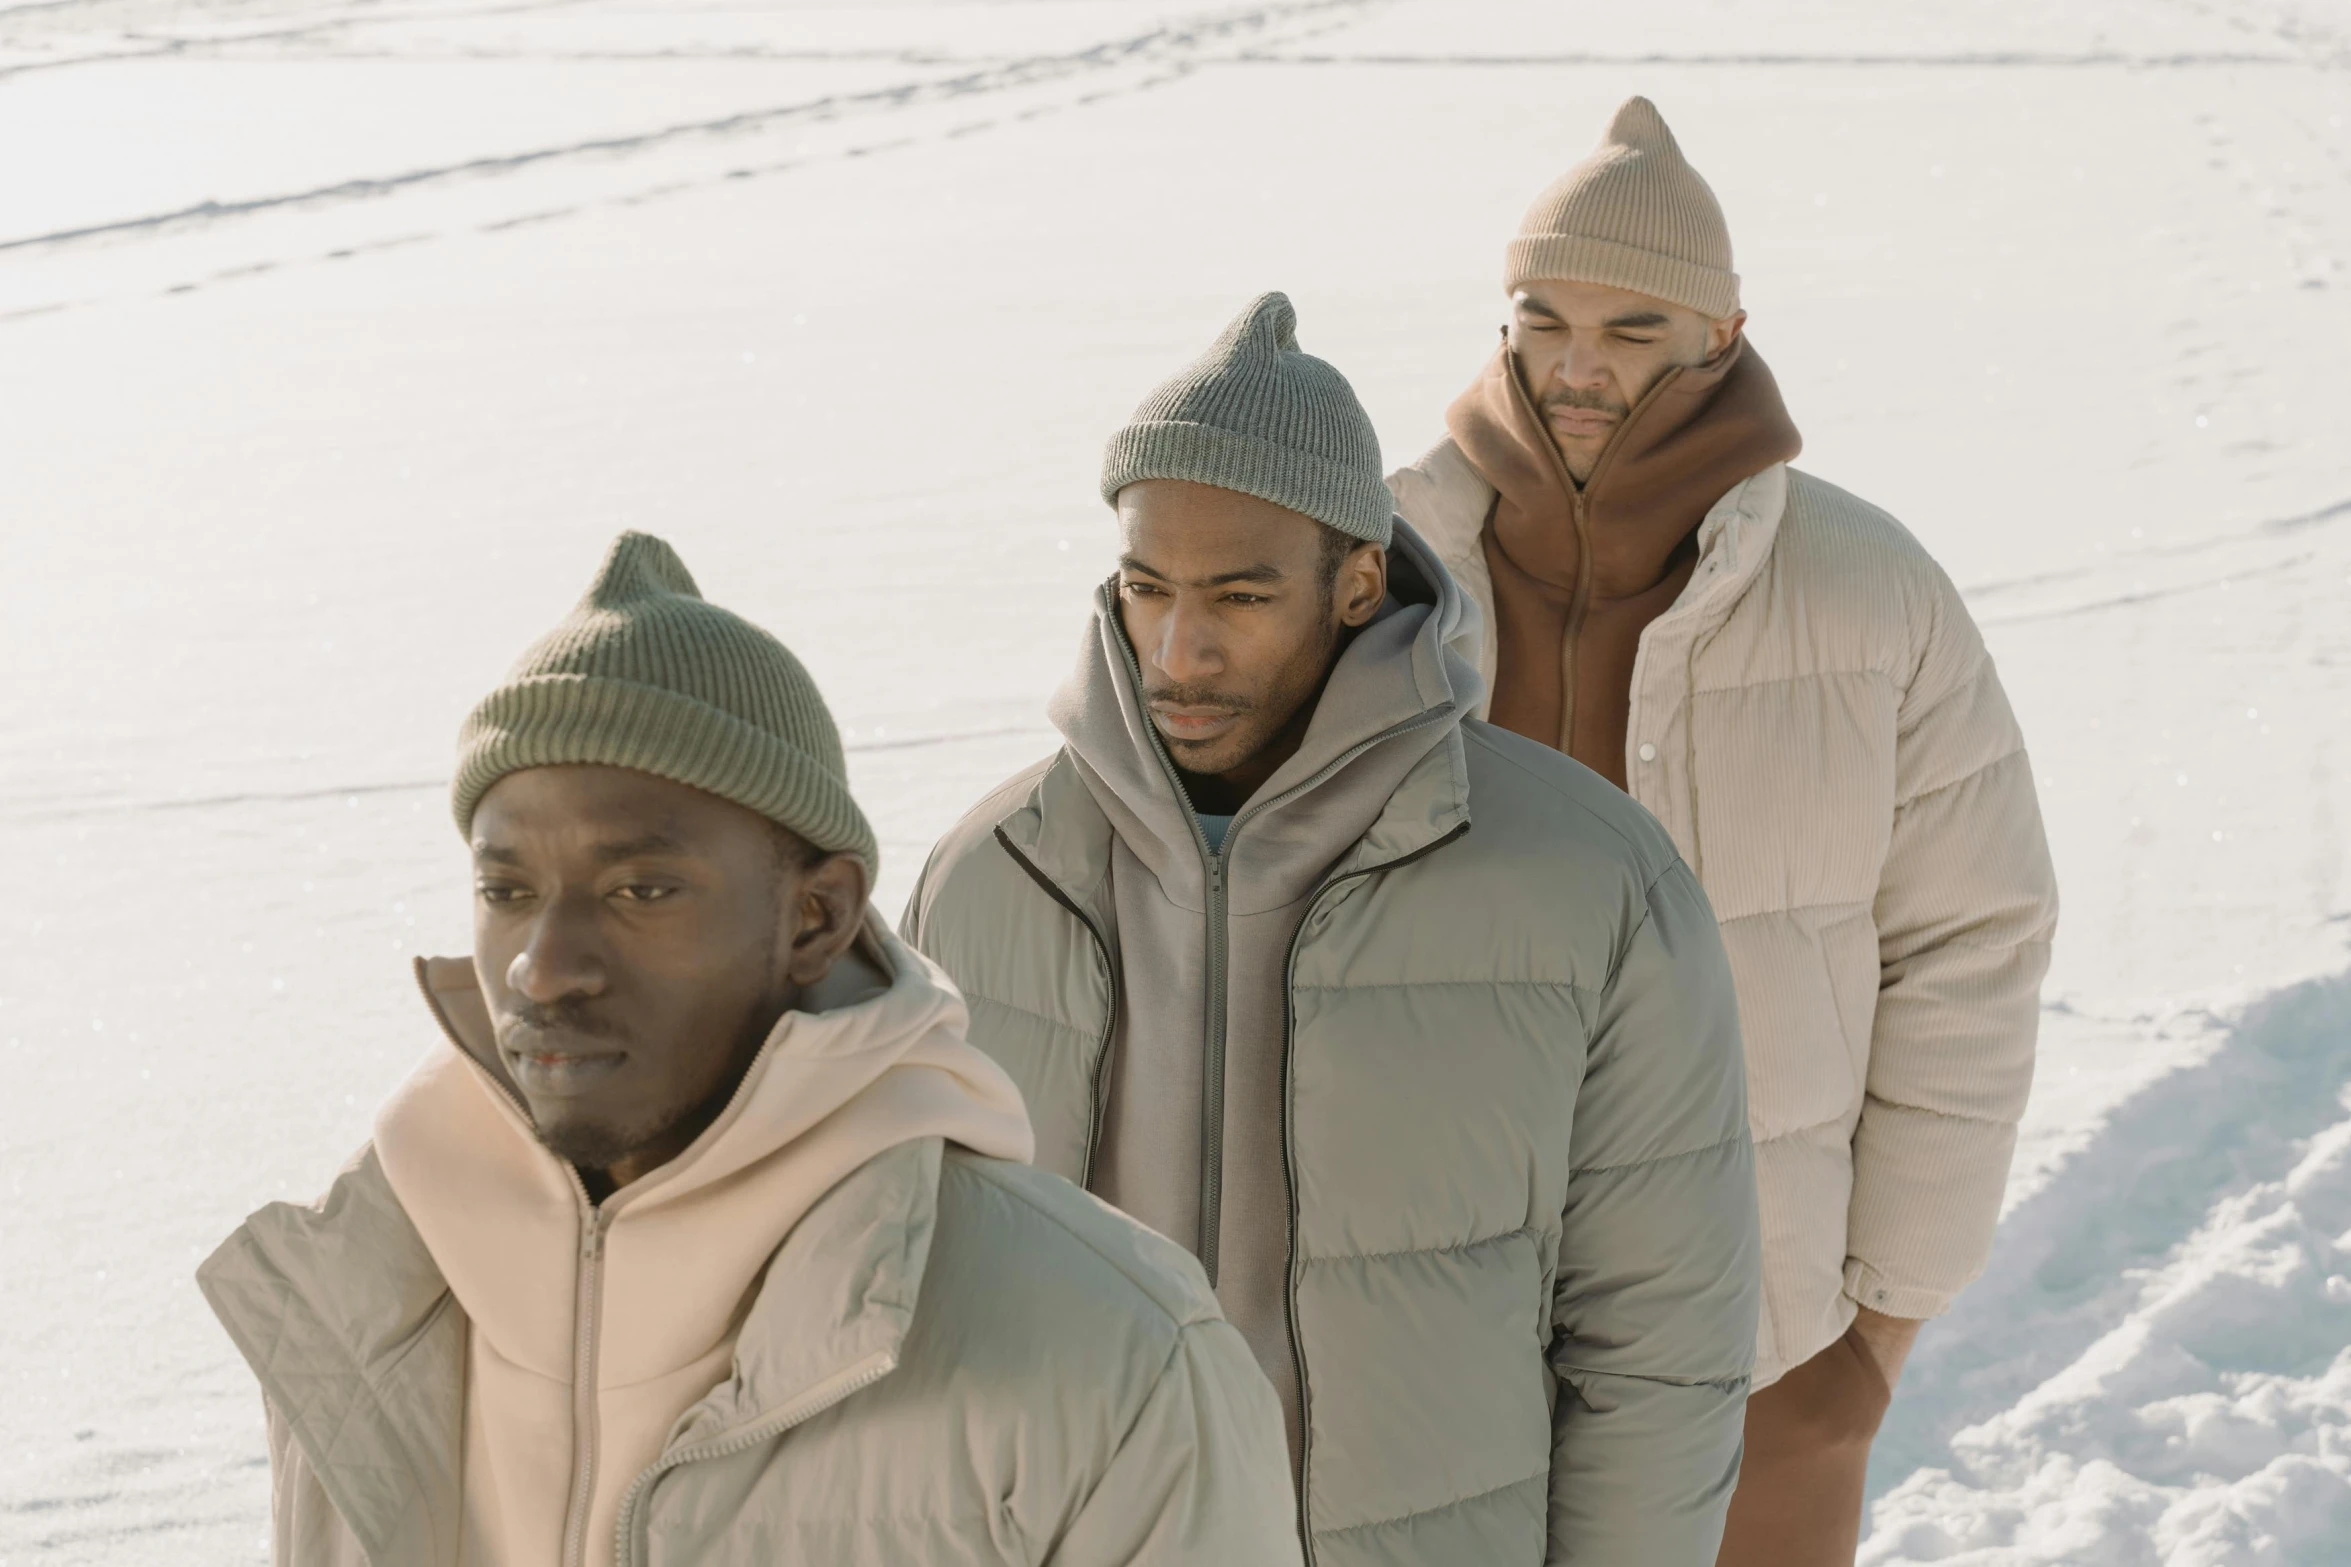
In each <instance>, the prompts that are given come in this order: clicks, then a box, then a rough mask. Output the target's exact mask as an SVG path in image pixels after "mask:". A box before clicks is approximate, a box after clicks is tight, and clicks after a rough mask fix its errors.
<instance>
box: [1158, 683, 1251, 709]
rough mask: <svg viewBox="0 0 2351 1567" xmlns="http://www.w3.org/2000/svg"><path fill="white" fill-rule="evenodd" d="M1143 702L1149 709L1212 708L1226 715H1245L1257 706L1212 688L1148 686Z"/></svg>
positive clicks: (1241, 697) (1232, 694)
mask: <svg viewBox="0 0 2351 1567" xmlns="http://www.w3.org/2000/svg"><path fill="white" fill-rule="evenodd" d="M1143 700H1144V702H1145V703H1146V704H1147V705H1148V706H1151V707H1213V708H1218V709H1221V710H1222V711H1224V712H1227V713H1246V712H1248V711H1249V710H1250V709H1251V708H1253V707H1255V706H1256V705H1257V704H1256V703H1255V702H1252V701H1251V700H1250V699H1249V698H1247V697H1245V696H1240V695H1238V694H1236V693H1234V692H1231V691H1219V690H1217V689H1216V688H1215V687H1214V686H1186V685H1169V686H1149V687H1146V688H1145V689H1144V692H1143Z"/></svg>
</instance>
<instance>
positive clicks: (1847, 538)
mask: <svg viewBox="0 0 2351 1567" xmlns="http://www.w3.org/2000/svg"><path fill="white" fill-rule="evenodd" d="M1773 555H1774V557H1775V562H1776V564H1777V565H1778V567H1779V569H1781V570H1782V571H1789V570H1791V569H1792V570H1793V571H1794V572H1795V573H1797V574H1798V575H1799V576H1801V577H1803V578H1806V579H1812V580H1814V581H1821V582H1831V583H1836V584H1839V585H1843V586H1848V587H1850V588H1852V589H1854V590H1855V591H1864V592H1865V591H1869V590H1871V589H1872V588H1875V589H1879V590H1883V589H1884V588H1886V587H1889V586H1890V587H1892V588H1894V589H1895V590H1896V591H1897V592H1899V594H1900V595H1901V597H1902V599H1903V600H1905V601H1912V602H1914V603H1915V602H1916V601H1920V600H1931V601H1934V602H1938V603H1939V602H1942V601H1944V600H1946V599H1947V600H1949V601H1951V602H1954V603H1955V602H1957V600H1958V590H1957V589H1956V588H1955V587H1953V586H1952V584H1951V579H1950V577H1949V576H1948V575H1946V574H1945V572H1944V571H1943V568H1942V567H1941V566H1940V565H1938V564H1937V563H1936V561H1935V558H1934V556H1933V555H1931V554H1929V553H1928V552H1927V548H1926V546H1925V545H1923V544H1921V543H1920V542H1919V541H1918V538H1917V536H1916V535H1915V534H1913V533H1912V532H1911V531H1910V530H1909V529H1908V528H1906V527H1904V526H1903V525H1902V524H1901V523H1900V522H1899V521H1897V520H1896V519H1895V517H1894V516H1893V514H1892V513H1891V512H1888V511H1886V510H1885V509H1884V508H1883V507H1880V506H1875V505H1872V504H1871V503H1870V502H1868V501H1865V500H1863V499H1862V498H1861V497H1860V496H1858V495H1855V494H1853V493H1852V492H1851V491H1850V490H1844V489H1840V488H1838V487H1837V486H1836V485H1834V484H1831V483H1829V482H1828V481H1827V480H1826V479H1821V478H1816V477H1814V476H1813V475H1811V474H1809V473H1806V472H1804V471H1803V470H1801V469H1798V468H1790V469H1789V470H1788V499H1787V505H1786V509H1785V510H1784V511H1783V512H1782V514H1781V517H1780V528H1779V536H1778V538H1777V540H1776V541H1775V542H1774V544H1773Z"/></svg>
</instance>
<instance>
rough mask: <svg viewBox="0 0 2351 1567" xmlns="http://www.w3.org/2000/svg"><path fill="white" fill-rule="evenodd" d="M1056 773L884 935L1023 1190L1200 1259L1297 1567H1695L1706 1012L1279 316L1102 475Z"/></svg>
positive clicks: (1266, 310) (1667, 872)
mask: <svg viewBox="0 0 2351 1567" xmlns="http://www.w3.org/2000/svg"><path fill="white" fill-rule="evenodd" d="M1102 494H1103V498H1104V499H1105V500H1106V501H1107V502H1109V503H1110V504H1111V506H1113V507H1114V508H1115V510H1116V512H1117V515H1118V522H1119V531H1120V537H1121V552H1120V559H1119V565H1118V572H1117V575H1116V576H1115V577H1113V578H1112V579H1111V580H1110V581H1109V582H1108V583H1106V584H1104V586H1103V587H1102V589H1101V592H1100V595H1099V598H1098V601H1097V605H1096V609H1095V613H1094V617H1093V621H1092V624H1091V625H1090V627H1089V628H1088V631H1087V634H1086V637H1085V639H1084V642H1083V644H1082V648H1081V652H1080V656H1079V662H1078V668H1077V670H1076V672H1075V674H1074V675H1072V677H1071V678H1070V680H1069V683H1068V684H1067V685H1066V686H1064V687H1063V688H1062V690H1061V692H1060V694H1059V695H1058V696H1057V697H1055V698H1054V700H1053V703H1052V706H1051V714H1052V717H1053V721H1054V723H1055V725H1056V726H1057V727H1058V728H1059V729H1060V731H1061V733H1062V735H1063V737H1064V741H1065V743H1064V744H1063V746H1062V747H1061V749H1060V750H1059V751H1058V752H1057V753H1056V754H1055V755H1053V756H1052V757H1050V758H1048V759H1047V760H1045V761H1044V762H1042V763H1040V764H1039V765H1037V766H1035V767H1033V768H1030V769H1029V770H1028V771H1026V772H1024V773H1021V774H1020V775H1019V776H1017V777H1015V778H1014V779H1012V780H1011V781H1010V782H1009V783H1007V784H1005V785H1004V786H1003V787H1002V788H1000V789H998V790H996V791H995V792H994V793H993V794H991V795H989V796H988V797H987V798H986V799H984V800H982V801H981V802H980V804H979V805H978V806H977V807H975V808H974V809H973V810H972V812H971V813H970V814H969V815H968V816H966V817H965V818H964V820H963V822H962V824H961V825H959V826H958V827H957V828H955V830H954V831H952V832H951V833H949V834H948V836H947V837H946V838H945V839H944V840H942V841H941V843H940V844H939V846H938V847H937V849H936V850H934V851H933V853H932V855H931V859H930V863H929V865H928V866H927V867H926V868H925V870H924V872H923V876H922V880H921V883H920V885H919V886H918V887H917V889H916V891H915V894H914V898H913V902H912V903H911V905H910V906H909V908H908V910H907V914H906V917H905V920H904V922H903V927H902V928H903V930H904V933H905V934H906V936H907V937H908V939H909V940H911V941H913V942H914V944H915V945H917V946H918V947H920V948H921V949H922V950H923V951H925V952H927V953H929V954H930V955H931V956H932V957H933V958H935V959H937V960H938V961H939V962H940V963H941V964H942V965H943V966H944V967H945V968H946V970H947V972H948V973H949V974H950V975H952V976H953V977H954V979H955V981H956V983H957V984H958V985H959V986H961V987H962V989H963V991H964V993H965V995H966V996H967V998H968V1000H969V1005H970V1007H971V1014H972V1039H973V1041H974V1042H975V1043H976V1044H978V1045H979V1046H980V1047H981V1048H982V1049H983V1050H986V1051H987V1052H989V1053H990V1054H991V1055H993V1056H994V1057H995V1058H996V1059H997V1060H998V1061H1000V1062H1001V1063H1002V1064H1003V1065H1004V1067H1005V1068H1006V1069H1007V1070H1008V1071H1009V1072H1010V1073H1011V1075H1012V1077H1013V1079H1014V1081H1016V1082H1017V1083H1018V1084H1019V1085H1020V1090H1021V1093H1022V1095H1023V1097H1024V1099H1025V1100H1026V1102H1027V1105H1028V1108H1029V1114H1030V1117H1031V1119H1032V1122H1033V1124H1034V1126H1035V1129H1036V1134H1037V1143H1038V1153H1037V1158H1038V1162H1039V1163H1041V1164H1043V1165H1044V1166H1045V1167H1046V1168H1048V1169H1051V1170H1056V1171H1059V1172H1060V1173H1062V1174H1064V1175H1067V1176H1069V1177H1070V1178H1071V1179H1073V1180H1077V1181H1080V1182H1082V1183H1083V1184H1084V1185H1085V1186H1086V1187H1087V1188H1088V1189H1089V1190H1091V1191H1093V1192H1096V1193H1098V1194H1099V1195H1101V1196H1102V1197H1103V1198H1105V1199H1107V1200H1108V1201H1110V1202H1113V1203H1116V1204H1118V1205H1119V1206H1121V1207H1123V1208H1125V1209H1127V1210H1128V1211H1129V1212H1130V1213H1133V1214H1134V1215H1136V1216H1137V1217H1139V1218H1141V1219H1142V1220H1143V1221H1144V1222H1145V1223H1147V1224H1149V1225H1151V1226H1152V1227H1153V1228H1155V1229H1157V1230H1159V1231H1160V1232H1162V1233H1163V1234H1166V1235H1168V1236H1170V1237H1172V1238H1174V1239H1175V1240H1177V1241H1179V1242H1181V1243H1182V1244H1183V1245H1184V1246H1186V1247H1188V1248H1189V1249H1190V1250H1192V1251H1193V1252H1194V1253H1196V1254H1197V1255H1198V1256H1199V1258H1200V1259H1201V1262H1202V1263H1203V1264H1204V1266H1205V1267H1206V1269H1207V1273H1208V1276H1209V1278H1210V1280H1211V1281H1212V1282H1213V1284H1214V1286H1215V1289H1216V1293H1217V1296H1218V1298H1219V1300H1220V1301H1221V1302H1222V1303H1223V1306H1224V1310H1225V1313H1226V1315H1227V1316H1228V1317H1229V1318H1230V1319H1231V1321H1232V1323H1233V1324H1234V1326H1236V1327H1237V1328H1239V1329H1240V1331H1241V1333H1242V1335H1243V1336H1244V1337H1245V1338H1246V1339H1247V1340H1248V1342H1249V1345H1250V1348H1251V1349H1253V1350H1254V1351H1255V1352H1256V1355H1257V1359H1258V1362H1259V1363H1260V1364H1261V1365H1262V1366H1263V1367H1264V1368H1265V1370H1266V1371H1267V1373H1268V1374H1269V1375H1270V1376H1271V1377H1272V1378H1273V1382H1274V1386H1275V1388H1276V1390H1277V1391H1278V1392H1279V1394H1280V1396H1281V1401H1282V1409H1283V1414H1284V1417H1285V1421H1286V1426H1287V1433H1288V1437H1289V1455H1288V1456H1289V1471H1290V1476H1291V1478H1292V1480H1293V1481H1294V1483H1295V1484H1296V1486H1297V1488H1298V1497H1299V1512H1298V1525H1299V1529H1300V1533H1301V1536H1302V1538H1303V1540H1304V1543H1305V1546H1306V1550H1307V1555H1308V1558H1309V1559H1310V1560H1311V1561H1314V1562H1316V1563H1319V1564H1321V1567H1374V1564H1378V1567H1402V1564H1406V1563H1416V1564H1420V1563H1425V1564H1436V1563H1444V1564H1448V1567H1450V1564H1454V1563H1462V1562H1477V1563H1481V1564H1509V1563H1519V1564H1525V1567H1535V1564H1537V1563H1542V1562H1556V1561H1574V1562H1577V1563H1583V1564H1595V1567H1596V1564H1608V1567H1618V1564H1621V1567H1634V1564H1639V1567H1705V1564H1706V1563H1708V1562H1710V1561H1712V1559H1713V1556H1714V1551H1715V1545H1716V1541H1717V1540H1718V1538H1719V1536H1720V1533H1721V1529H1722V1518H1723V1509H1724V1506H1725V1504H1726V1503H1727V1501H1728V1499H1729V1495H1730V1489H1731V1482H1732V1478H1733V1476H1734V1475H1735V1474H1736V1472H1737V1469H1738V1461H1739V1421H1740V1411H1741V1407H1742V1405H1743V1404H1744V1402H1745V1399H1746V1385H1747V1368H1748V1364H1749V1361H1750V1359H1751V1357H1752V1355H1753V1352H1754V1334H1755V1310H1756V1304H1755V1303H1756V1296H1757V1273H1756V1270H1757V1257H1758V1250H1757V1243H1756V1228H1755V1198H1754V1177H1753V1172H1752V1168H1751V1165H1750V1156H1749V1147H1748V1141H1747V1120H1746V1101H1745V1093H1744V1086H1743V1077H1742V1070H1741V1065H1740V1054H1739V1036H1738V1024H1737V1018H1736V1015H1735V1012H1734V1009H1733V1005H1732V998H1731V987H1730V976H1729V973H1728V971H1727V970H1726V968H1725V967H1724V963H1723V956H1722V948H1721V944H1720V941H1719V939H1718V937H1717V935H1716V931H1715V924H1714V917H1713V914H1712V912H1711V911H1710V910H1709V909H1708V907H1707V904H1706V899H1705V895H1704V894H1703V893H1701V892H1700V891H1699V889H1698V883H1697V881H1696V879H1695V878H1694V877H1693V876H1692V875H1691V874H1690V872H1689V870H1688V869H1687V867H1685V866H1684V865H1683V864H1682V863H1681V861H1680V859H1679V858H1678V857H1677V856H1676V855H1675V853H1674V850H1673V846H1672V843H1671V841H1670V840H1669V839H1668V838H1667V836H1666V834H1665V833H1664V831H1663V830H1662V829H1661V828H1659V826H1658V825H1657V823H1655V822H1654V821H1652V820H1650V818H1649V816H1648V815H1647V813H1645V812H1644V811H1642V810H1641V809H1640V808H1639V807H1638V806H1636V805H1634V804H1633V803H1632V802H1631V801H1630V800H1627V799H1626V798H1625V797H1624V796H1623V795H1622V794H1621V793H1619V792H1617V791H1616V790H1614V789H1612V788H1610V787H1609V786H1608V785H1607V783H1606V782H1605V781H1604V780H1602V779H1599V778H1597V777H1595V776H1594V775H1593V774H1591V773H1590V772H1588V771H1587V770H1585V769H1584V768H1583V767H1581V766H1579V765H1577V764H1576V763H1574V762H1572V761H1570V760H1568V759H1567V758H1565V757H1563V756H1561V755H1560V754H1559V753H1558V752H1556V751H1553V750H1551V749H1549V748H1547V747H1544V746H1540V745H1536V744H1534V743H1532V742H1530V741H1527V740H1524V739H1522V738H1520V737H1518V736H1516V735H1512V734H1509V733H1506V732H1504V731H1501V730H1497V729H1494V728H1492V727H1489V726H1488V725H1485V724H1482V723H1478V722H1475V721H1473V720H1471V719H1470V718H1469V716H1468V715H1469V712H1470V710H1471V709H1472V708H1473V707H1474V706H1475V705H1476V704H1477V702H1478V701H1479V699H1480V697H1481V694H1482V692H1481V687H1480V683H1479V679H1478V675H1477V671H1476V669H1475V667H1474V665H1473V664H1472V663H1471V662H1470V661H1469V658H1468V655H1467V651H1466V644H1467V643H1468V642H1469V640H1470V638H1471V636H1472V633H1473V630H1474V624H1475V622H1474V619H1473V616H1472V612H1471V611H1470V609H1469V606H1468V604H1467V603H1466V601H1465V600H1464V599H1463V598H1462V596H1461V594H1460V592H1459V590H1458V589H1457V588H1456V587H1455V586H1454V583H1453V581H1452V578H1451V577H1450V576H1448V575H1447V573H1446V571H1445V569H1444V568H1443V567H1442V566H1441V565H1439V564H1438V563H1437V560H1436V558H1435V556H1434V555H1432V554H1431V553H1430V552H1429V550H1428V548H1427V547H1426V546H1425V545H1424V544H1423V543H1422V542H1421V541H1420V539H1419V537H1418V536H1417V535H1415V534H1414V533H1413V532H1412V530H1411V529H1410V528H1408V527H1406V526H1404V525H1403V524H1402V523H1400V522H1398V521H1396V520H1395V518H1394V517H1393V515H1392V513H1391V511H1390V507H1389V501H1388V496H1387V492H1386V489H1385V487H1384V485H1383V484H1382V483H1381V480H1380V462H1379V443H1378V441H1377V439H1376V438H1375V437H1374V435H1373V432H1372V428H1371V422H1370V420H1369V419H1368V418H1367V417H1366V416H1365V414H1364V411H1363V408H1362V406H1361V405H1360V404H1359V403H1358V402H1357V401H1356V399H1355V395H1354V393H1353V391H1352V390H1351V389H1350V388H1349V387H1348V385H1347V382H1346V380H1345V379H1344V378H1343V377H1342V376H1340V374H1339V373H1338V372H1337V371H1336V370H1334V369H1332V368H1331V366H1329V365H1328V364H1325V363H1324V362H1323V361H1321V360H1319V359H1316V358H1313V357H1311V356H1309V355H1307V354H1305V353H1303V352H1301V351H1300V349H1299V347H1298V341H1297V337H1296V320H1295V317H1294V315H1293V313H1292V311H1291V308H1290V303H1289V301H1288V300H1287V299H1285V298H1283V297H1282V296H1281V295H1279V294H1268V295H1266V296H1264V297H1263V298H1261V299H1259V300H1258V301H1256V302H1255V303H1254V304H1252V305H1251V306H1250V307H1249V308H1248V309H1247V310H1246V311H1244V312H1243V313H1242V315H1241V316H1240V318H1239V319H1238V320H1236V321H1235V322H1234V323H1233V324H1232V326H1231V327H1230V328H1229V329H1228V330H1227V331H1226V332H1225V333H1224V335H1223V336H1222V337H1221V338H1219V339H1218V340H1217V342H1216V344H1215V346H1213V347H1212V348H1211V349H1210V350H1209V352H1208V354H1207V355H1206V356H1205V357H1204V358H1203V359H1201V360H1200V361H1199V362H1198V363H1197V364H1195V365H1194V366H1192V367H1191V368H1190V369H1188V370H1186V371H1185V372H1183V373H1182V374H1181V375H1178V376H1177V377H1176V378H1175V379H1173V380H1171V381H1169V382H1168V383H1166V384H1165V385H1164V386H1162V387H1161V388H1159V390H1157V391H1156V392H1154V393H1152V394H1151V396H1150V397H1148V398H1147V399H1145V401H1144V403H1143V405H1142V407H1141V408H1140V409H1139V410H1138V411H1137V413H1136V415H1135V418H1134V420H1133V422H1132V423H1130V424H1129V425H1128V426H1127V427H1126V428H1125V429H1123V430H1121V431H1120V432H1119V433H1118V434H1117V435H1116V436H1114V437H1113V438H1112V440H1111V442H1110V448H1109V452H1108V455H1107V457H1106V460H1105V463H1104V471H1103V477H1102Z"/></svg>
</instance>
